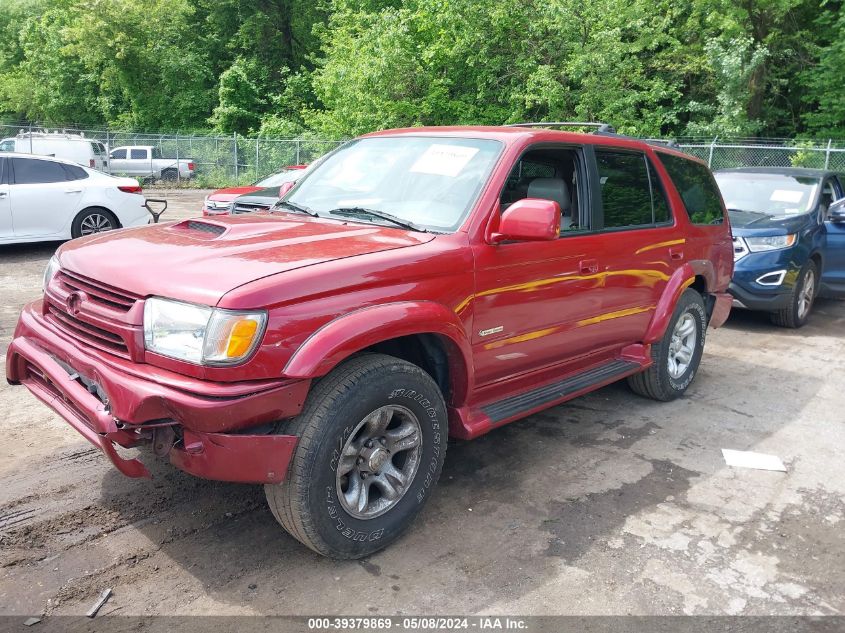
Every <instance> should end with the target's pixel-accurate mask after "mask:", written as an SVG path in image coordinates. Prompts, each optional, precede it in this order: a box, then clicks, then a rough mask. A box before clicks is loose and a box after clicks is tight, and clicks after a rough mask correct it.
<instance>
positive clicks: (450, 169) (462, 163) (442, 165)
mask: <svg viewBox="0 0 845 633" xmlns="http://www.w3.org/2000/svg"><path fill="white" fill-rule="evenodd" d="M477 153H478V148H477V147H462V146H460V145H439V144H437V143H435V144H434V145H432V146H431V147H429V148H428V149H427V150H425V152H424V153H423V155H422V156H420V157H419V158H418V159H417V162H415V163H414V164H413V166H412V167H411V172H412V173H417V174H433V175H436V176H449V177H450V178H454V177H455V176H457V175H458V174H460V173H461V171H463V169H464V167H466V166H467V163H468V162H469V161H471V160H472V157H473V156H475V155H476V154H477Z"/></svg>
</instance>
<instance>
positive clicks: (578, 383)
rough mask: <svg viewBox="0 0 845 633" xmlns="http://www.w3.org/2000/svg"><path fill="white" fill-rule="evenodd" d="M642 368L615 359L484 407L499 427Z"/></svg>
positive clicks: (636, 364) (632, 363)
mask: <svg viewBox="0 0 845 633" xmlns="http://www.w3.org/2000/svg"><path fill="white" fill-rule="evenodd" d="M641 369H642V365H640V364H639V363H635V362H632V361H627V360H613V361H610V362H609V363H606V364H604V365H599V366H598V367H594V368H593V369H590V370H588V371H585V372H583V373H580V374H577V375H575V376H571V377H569V378H564V379H563V380H559V381H558V382H554V383H552V384H550V385H546V386H544V387H539V388H537V389H534V390H532V391H529V392H527V393H521V394H519V395H518V396H512V397H510V398H505V399H504V400H499V401H498V402H493V403H492V404H488V405H487V406H485V407H482V409H481V411H482V412H483V413H484V415H486V416H487V417H488V418H490V421H491V422H492V423H493V424H494V425H495V424H498V423H499V422H502V421H503V420H507V419H509V418H513V417H515V416H518V415H519V414H520V413H522V412H523V411H526V412H527V411H532V410H534V409H539V408H542V407H543V406H544V405H551V404H552V403H555V402H557V401H560V400H562V399H564V398H566V397H567V396H570V395H572V394H576V393H578V392H581V391H584V390H585V389H589V388H590V387H592V386H594V385H600V384H608V383H611V382H614V381H616V380H618V379H619V378H623V377H624V376H630V375H631V374H634V373H636V372H637V371H639V370H641Z"/></svg>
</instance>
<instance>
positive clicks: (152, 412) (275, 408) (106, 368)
mask: <svg viewBox="0 0 845 633" xmlns="http://www.w3.org/2000/svg"><path fill="white" fill-rule="evenodd" d="M40 304H41V302H40V301H36V302H34V303H32V304H29V305H28V306H26V307H25V308H24V310H23V312H22V313H21V317H20V320H19V322H18V326H17V328H16V330H15V337H14V339H13V340H12V343H11V345H10V346H9V350H8V352H7V355H6V376H7V380H8V381H9V383H11V384H23V385H25V386H26V387H27V388H28V389H29V391H30V392H32V393H33V395H35V396H36V397H37V398H38V399H39V400H41V401H42V402H44V403H45V404H46V405H47V406H49V407H50V408H51V409H53V410H54V411H55V412H56V413H58V414H59V415H60V416H61V417H62V418H63V419H64V420H65V421H66V422H67V423H68V424H69V425H70V426H71V427H73V428H74V429H75V430H76V431H77V432H79V433H80V434H81V435H82V436H83V437H84V438H85V439H86V440H88V441H89V442H91V443H92V444H93V445H94V446H96V447H98V448H99V449H100V450H101V451H102V452H103V453H104V454H105V455H106V457H108V458H109V460H111V462H112V463H113V464H114V465H115V467H116V468H117V469H118V470H119V471H120V472H122V473H123V474H124V475H127V476H129V477H149V476H150V472H149V470H148V469H147V467H146V466H145V465H144V464H143V463H142V462H141V461H140V460H138V459H127V458H124V457H122V456H121V455H120V454H119V453H118V450H117V448H116V445H119V446H122V447H125V448H131V447H134V446H138V445H139V444H144V443H160V442H159V440H160V439H161V438H165V439H166V441H167V445H165V446H164V447H161V446H158V445H157V446H156V447H155V448H156V453H158V454H160V455H166V456H167V457H168V458H169V460H170V462H171V463H173V464H174V465H175V466H176V467H177V468H180V469H181V470H184V471H185V472H188V473H191V474H193V475H196V476H198V477H203V478H206V479H216V480H222V481H233V482H244V483H279V482H281V481H282V480H283V479H284V477H285V475H286V473H287V469H288V464H289V462H290V459H291V457H292V454H293V451H294V449H295V448H296V444H297V438H296V437H295V436H290V435H279V434H275V433H270V432H269V431H270V427H271V426H272V425H271V424H270V423H272V422H274V421H277V420H283V419H286V418H290V417H293V416H295V415H296V414H298V413H299V411H300V410H301V409H302V405H303V404H304V401H305V397H306V395H307V393H308V388H309V386H310V382H309V381H307V380H305V381H303V380H295V381H292V380H272V381H255V382H249V383H212V382H208V381H201V380H197V379H191V378H186V377H185V376H182V375H180V374H175V373H174V374H173V375H172V376H170V375H169V374H171V373H172V372H167V371H163V370H160V369H157V368H153V367H149V366H146V365H139V364H135V363H132V362H131V361H128V360H123V359H120V358H115V357H110V356H109V355H108V354H106V353H103V352H99V351H97V350H93V349H86V348H83V347H81V346H80V345H78V344H77V343H75V342H74V341H72V340H70V338H69V337H67V336H66V335H64V334H63V333H62V332H58V331H56V330H54V329H53V328H52V327H51V326H50V324H49V323H47V322H45V320H44V319H43V317H42V316H41V310H40ZM174 385H175V386H174ZM257 427H258V428H260V429H261V430H262V431H263V432H258V433H257V432H255V431H254V430H255V429H256V428H257ZM163 429H167V430H168V431H167V432H162V431H160V430H163ZM157 434H158V435H157ZM156 437H158V440H155V439H154V438H156Z"/></svg>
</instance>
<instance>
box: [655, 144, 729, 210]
mask: <svg viewBox="0 0 845 633" xmlns="http://www.w3.org/2000/svg"><path fill="white" fill-rule="evenodd" d="M658 155H659V156H660V162H662V163H663V166H664V167H665V168H666V171H667V172H668V173H669V177H670V178H671V179H672V182H673V183H675V188H676V189H677V190H678V193H679V194H681V199H682V200H683V201H684V207H686V210H687V215H689V219H690V221H691V222H692V223H693V224H718V223H719V222H722V220H723V219H724V212H723V211H722V196H721V194H720V193H719V188H718V186H717V185H716V180H715V179H714V178H713V174H711V173H710V170H709V169H708V168H707V166H706V165H702V164H701V163H698V162H696V161H694V160H690V159H687V158H681V157H679V156H675V155H673V154H664V153H663V152H658Z"/></svg>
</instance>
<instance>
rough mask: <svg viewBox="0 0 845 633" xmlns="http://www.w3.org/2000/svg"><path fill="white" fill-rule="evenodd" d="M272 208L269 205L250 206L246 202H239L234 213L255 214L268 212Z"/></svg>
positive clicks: (233, 210)
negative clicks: (256, 212)
mask: <svg viewBox="0 0 845 633" xmlns="http://www.w3.org/2000/svg"><path fill="white" fill-rule="evenodd" d="M269 208H270V205H269V204H248V203H245V202H238V203H237V204H235V207H234V209H232V213H254V212H255V211H267V210H268V209H269Z"/></svg>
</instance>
